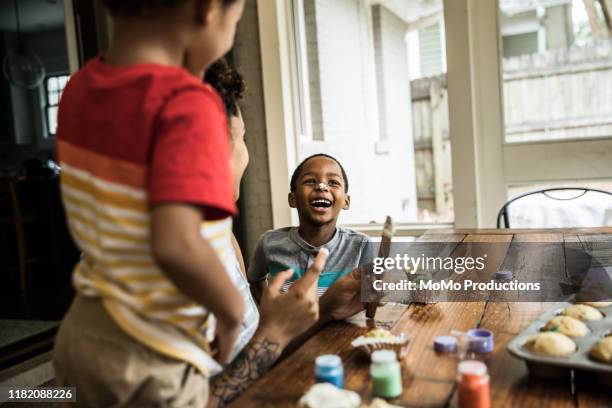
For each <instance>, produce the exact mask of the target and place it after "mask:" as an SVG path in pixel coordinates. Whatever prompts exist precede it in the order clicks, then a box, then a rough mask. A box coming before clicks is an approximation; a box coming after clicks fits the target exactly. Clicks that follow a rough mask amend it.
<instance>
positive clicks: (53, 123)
mask: <svg viewBox="0 0 612 408" xmlns="http://www.w3.org/2000/svg"><path fill="white" fill-rule="evenodd" d="M47 126H48V131H49V134H52V135H54V134H55V132H56V130H57V106H52V107H49V108H47Z"/></svg>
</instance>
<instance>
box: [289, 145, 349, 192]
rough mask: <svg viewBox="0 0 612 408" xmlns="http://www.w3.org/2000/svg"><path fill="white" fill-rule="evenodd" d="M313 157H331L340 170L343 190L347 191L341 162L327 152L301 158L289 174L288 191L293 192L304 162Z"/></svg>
mask: <svg viewBox="0 0 612 408" xmlns="http://www.w3.org/2000/svg"><path fill="white" fill-rule="evenodd" d="M315 157H327V158H328V159H331V160H333V161H335V162H336V163H338V167H340V172H342V178H343V179H344V192H345V193H348V188H349V182H348V177H347V175H346V171H344V167H342V164H340V162H339V161H338V159H336V158H335V157H333V156H330V155H329V154H325V153H317V154H313V155H312V156H308V157H307V158H305V159H304V160H302V162H301V163H300V164H298V166H297V167H296V168H295V170H294V171H293V174H292V175H291V181H290V182H289V191H291V192H292V193H294V192H295V190H296V189H297V179H298V178H299V177H300V173H302V169H303V168H304V165H305V164H306V162H307V161H308V160H310V159H313V158H315Z"/></svg>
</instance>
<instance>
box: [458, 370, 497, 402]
mask: <svg viewBox="0 0 612 408" xmlns="http://www.w3.org/2000/svg"><path fill="white" fill-rule="evenodd" d="M457 389H458V392H459V408H490V407H491V388H490V384H489V375H488V374H487V365H486V364H485V363H483V362H482V361H476V360H466V361H462V362H460V363H459V366H458V368H457Z"/></svg>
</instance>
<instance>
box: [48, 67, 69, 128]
mask: <svg viewBox="0 0 612 408" xmlns="http://www.w3.org/2000/svg"><path fill="white" fill-rule="evenodd" d="M68 78H69V75H53V76H49V77H47V79H46V80H45V94H46V97H47V99H46V104H45V114H46V117H47V134H48V135H49V136H55V131H56V129H57V108H58V105H59V100H60V97H61V95H62V91H63V90H64V88H65V87H66V83H67V82H68Z"/></svg>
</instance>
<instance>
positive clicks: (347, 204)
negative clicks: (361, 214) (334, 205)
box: [342, 194, 351, 210]
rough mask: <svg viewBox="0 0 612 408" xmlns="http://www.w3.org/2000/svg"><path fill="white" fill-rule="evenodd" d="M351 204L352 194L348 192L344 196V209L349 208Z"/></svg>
mask: <svg viewBox="0 0 612 408" xmlns="http://www.w3.org/2000/svg"><path fill="white" fill-rule="evenodd" d="M350 206H351V196H350V195H348V194H347V195H346V197H344V207H342V209H343V210H348V209H349V207H350Z"/></svg>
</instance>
